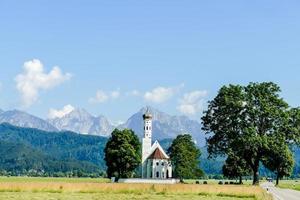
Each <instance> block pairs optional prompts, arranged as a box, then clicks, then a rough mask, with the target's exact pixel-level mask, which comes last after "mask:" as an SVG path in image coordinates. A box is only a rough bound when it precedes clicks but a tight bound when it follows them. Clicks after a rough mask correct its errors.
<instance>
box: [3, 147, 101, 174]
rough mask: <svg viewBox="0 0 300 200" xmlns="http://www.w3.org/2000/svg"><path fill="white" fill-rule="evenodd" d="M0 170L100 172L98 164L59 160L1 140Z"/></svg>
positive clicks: (51, 172)
mask: <svg viewBox="0 0 300 200" xmlns="http://www.w3.org/2000/svg"><path fill="white" fill-rule="evenodd" d="M0 155H1V157H0V170H2V174H4V172H3V171H4V170H5V171H6V172H9V174H13V175H19V174H32V175H43V174H45V173H46V174H49V175H54V174H55V173H58V172H61V173H66V172H71V171H73V172H75V171H77V172H85V173H89V174H91V173H97V172H100V170H99V168H98V167H97V166H96V165H93V164H91V163H87V162H82V161H75V160H58V159H55V158H54V157H52V156H50V155H47V154H45V153H43V152H41V151H38V150H35V149H33V148H31V147H28V146H26V145H24V144H22V143H14V142H5V141H0Z"/></svg>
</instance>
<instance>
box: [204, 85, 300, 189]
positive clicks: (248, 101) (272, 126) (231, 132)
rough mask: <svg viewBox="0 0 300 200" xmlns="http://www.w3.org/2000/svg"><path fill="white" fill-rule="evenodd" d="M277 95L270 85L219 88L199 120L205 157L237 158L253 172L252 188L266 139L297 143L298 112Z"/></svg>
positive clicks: (257, 181) (257, 179) (275, 89)
mask: <svg viewBox="0 0 300 200" xmlns="http://www.w3.org/2000/svg"><path fill="white" fill-rule="evenodd" d="M279 92H280V88H279V87H278V86H277V85H276V84H274V83H272V82H264V83H250V84H249V85H247V86H240V85H229V86H223V87H222V88H221V89H220V91H219V92H218V94H217V96H216V97H215V98H214V99H213V100H212V101H210V102H209V105H208V109H207V110H206V111H205V112H204V116H203V117H202V124H203V128H202V129H203V130H204V131H205V133H206V134H209V138H208V139H207V145H208V153H209V156H210V157H214V156H216V155H227V154H228V153H230V152H234V154H236V155H240V156H241V157H242V158H243V159H244V160H245V161H246V162H247V165H248V166H250V168H251V170H252V172H253V184H258V183H259V174H258V169H259V163H260V162H261V161H262V159H263V158H264V156H265V155H264V154H265V152H266V147H267V145H268V139H269V138H271V137H273V136H274V135H280V136H281V137H283V138H284V141H285V142H286V143H294V142H298V143H299V140H300V139H299V138H300V137H299V136H300V134H299V130H300V128H299V127H300V123H299V122H300V120H299V119H300V117H299V116H300V115H299V109H290V107H289V105H288V104H287V103H286V102H285V101H284V100H283V99H282V98H280V97H279Z"/></svg>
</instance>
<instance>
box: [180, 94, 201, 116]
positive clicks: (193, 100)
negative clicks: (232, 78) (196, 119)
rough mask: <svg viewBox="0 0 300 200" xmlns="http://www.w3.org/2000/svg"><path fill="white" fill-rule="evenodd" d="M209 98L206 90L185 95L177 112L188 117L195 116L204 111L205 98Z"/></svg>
mask: <svg viewBox="0 0 300 200" xmlns="http://www.w3.org/2000/svg"><path fill="white" fill-rule="evenodd" d="M206 96H207V91H206V90H202V91H201V90H196V91H193V92H190V93H186V94H184V95H183V98H182V99H180V105H179V106H178V107H177V110H179V111H180V112H182V113H183V114H186V115H195V114H196V113H198V112H201V111H202V109H203V103H204V97H206Z"/></svg>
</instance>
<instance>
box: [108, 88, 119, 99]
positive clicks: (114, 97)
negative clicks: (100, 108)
mask: <svg viewBox="0 0 300 200" xmlns="http://www.w3.org/2000/svg"><path fill="white" fill-rule="evenodd" d="M110 96H111V98H113V99H117V98H119V97H120V91H119V89H118V90H116V91H112V92H111V93H110Z"/></svg>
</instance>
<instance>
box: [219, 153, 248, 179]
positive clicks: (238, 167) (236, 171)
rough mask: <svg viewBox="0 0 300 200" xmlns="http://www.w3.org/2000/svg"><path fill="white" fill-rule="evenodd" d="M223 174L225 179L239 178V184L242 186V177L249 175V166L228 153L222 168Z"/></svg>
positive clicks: (243, 160)
mask: <svg viewBox="0 0 300 200" xmlns="http://www.w3.org/2000/svg"><path fill="white" fill-rule="evenodd" d="M222 171H223V174H224V176H225V177H227V178H239V183H240V184H242V183H243V181H242V177H243V176H247V175H249V174H250V173H251V170H250V169H249V166H248V164H247V162H246V161H245V159H244V158H242V157H240V156H238V155H235V154H234V153H232V152H231V153H228V157H227V159H226V161H225V164H224V165H223V168H222Z"/></svg>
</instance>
